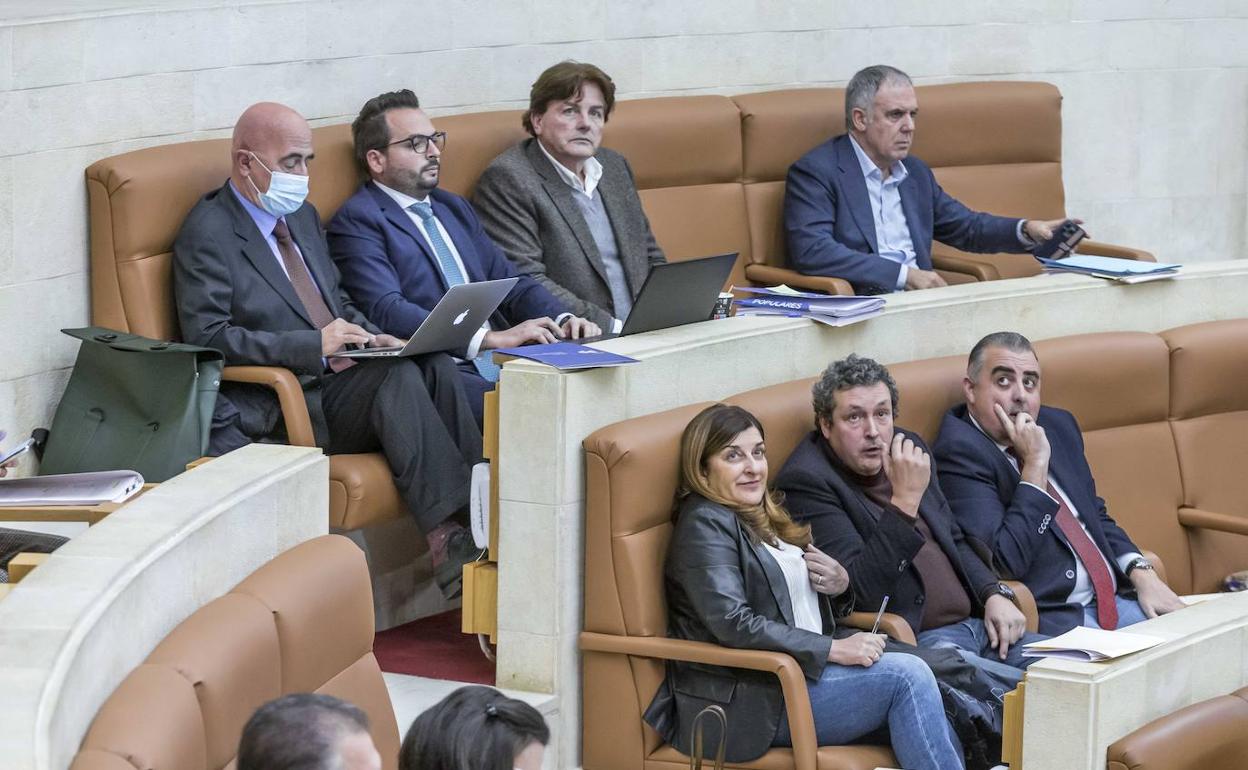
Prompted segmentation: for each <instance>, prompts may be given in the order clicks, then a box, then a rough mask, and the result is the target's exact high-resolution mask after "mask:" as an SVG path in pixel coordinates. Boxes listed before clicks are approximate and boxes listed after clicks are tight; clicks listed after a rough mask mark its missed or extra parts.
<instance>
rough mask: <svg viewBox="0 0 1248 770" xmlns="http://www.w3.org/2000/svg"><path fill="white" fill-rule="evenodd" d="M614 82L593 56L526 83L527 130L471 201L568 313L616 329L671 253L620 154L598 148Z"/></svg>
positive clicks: (508, 249) (500, 242) (481, 182)
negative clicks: (661, 242) (592, 61)
mask: <svg viewBox="0 0 1248 770" xmlns="http://www.w3.org/2000/svg"><path fill="white" fill-rule="evenodd" d="M614 105H615V83H613V82H612V81H611V78H610V77H608V76H607V74H606V73H605V72H603V71H602V70H600V69H598V68H597V67H595V66H594V65H592V64H587V63H584V62H576V61H563V62H559V63H558V64H555V65H554V66H552V67H549V68H548V69H547V70H546V71H545V72H543V73H542V74H541V75H540V76H539V77H538V78H537V81H536V82H534V83H533V87H532V89H530V91H529V109H528V111H527V112H525V113H524V117H523V119H522V120H523V123H524V129H525V131H527V132H528V133H529V136H530V137H531V138H529V139H525V140H524V141H523V142H521V143H520V144H518V145H516V146H514V147H511V148H509V149H508V150H506V151H505V152H503V154H501V155H499V156H498V157H497V158H495V159H494V160H493V162H491V163H490V165H489V166H488V167H487V168H486V169H485V172H484V173H482V174H481V179H480V180H479V181H478V182H477V188H476V192H475V193H474V194H473V196H474V197H473V203H474V204H475V205H476V207H477V211H478V212H479V213H480V214H481V221H482V223H483V224H484V225H485V231H486V232H487V233H489V234H490V237H491V238H493V239H494V240H495V242H497V243H498V245H499V246H501V247H502V249H503V252H504V253H506V254H507V258H508V259H510V260H511V261H512V262H514V263H515V264H516V265H517V266H518V267H519V268H520V272H522V273H524V274H526V275H531V276H533V277H534V278H536V279H537V280H538V281H540V282H541V284H542V285H543V286H545V287H546V288H547V289H549V290H550V292H551V294H554V295H555V296H556V297H558V298H559V299H561V300H563V302H564V304H566V305H567V306H568V309H570V310H571V311H572V312H574V313H576V314H577V315H582V316H585V317H586V318H588V319H589V320H591V321H593V322H594V323H596V324H598V325H599V326H601V327H603V328H604V329H606V330H607V331H612V332H618V331H619V330H620V328H621V327H622V326H623V323H624V319H625V318H627V317H628V313H629V311H630V310H631V309H632V306H633V301H634V300H635V299H636V298H637V294H638V293H639V292H640V291H641V286H642V284H643V283H645V281H646V276H647V275H649V274H650V268H651V267H652V266H653V265H660V264H663V263H664V262H665V261H666V258H665V257H664V256H663V251H662V249H660V248H659V246H658V243H656V242H655V240H654V233H653V232H651V230H650V220H649V219H647V218H646V213H645V211H643V210H642V207H641V198H640V196H638V194H637V184H636V182H635V181H634V180H633V170H632V168H630V167H629V165H628V161H627V160H625V159H624V156H623V155H620V154H619V153H617V152H612V151H611V150H608V149H605V148H603V147H600V146H599V145H600V144H601V143H602V130H603V127H604V126H605V125H606V123H607V119H608V118H609V117H611V110H612V108H613V107H614Z"/></svg>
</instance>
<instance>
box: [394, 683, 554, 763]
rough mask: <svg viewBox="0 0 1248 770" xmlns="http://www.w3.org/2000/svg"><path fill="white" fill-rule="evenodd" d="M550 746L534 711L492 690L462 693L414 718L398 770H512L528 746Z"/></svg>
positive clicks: (461, 690)
mask: <svg viewBox="0 0 1248 770" xmlns="http://www.w3.org/2000/svg"><path fill="white" fill-rule="evenodd" d="M535 741H536V742H538V743H540V744H541V745H543V746H545V745H546V744H547V743H549V742H550V728H549V727H547V726H546V720H545V719H543V718H542V715H541V714H540V713H538V711H537V709H535V708H533V707H532V706H530V705H529V704H527V703H525V702H524V701H521V700H516V699H515V698H508V697H507V696H506V695H503V694H502V693H501V692H499V691H498V690H495V689H494V688H493V687H485V686H483V685H470V686H468V687H461V688H459V689H458V690H456V691H455V692H453V693H451V694H450V695H448V696H446V697H445V698H443V699H442V700H441V701H439V702H438V703H437V704H435V705H434V706H432V707H430V708H429V709H428V710H427V711H425V712H424V713H422V714H421V715H420V716H418V717H416V720H415V721H414V722H412V726H411V728H409V729H408V731H407V735H406V736H405V737H404V738H403V747H402V748H401V749H399V770H512V768H514V767H515V763H516V758H517V757H518V756H519V755H520V753H521V752H522V751H524V750H525V749H526V748H528V746H529V745H530V744H532V743H533V742H535Z"/></svg>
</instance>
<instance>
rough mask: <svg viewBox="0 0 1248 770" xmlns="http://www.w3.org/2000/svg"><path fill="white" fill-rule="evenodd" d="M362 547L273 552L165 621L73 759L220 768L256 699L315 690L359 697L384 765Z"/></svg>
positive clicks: (327, 545) (106, 765) (389, 745)
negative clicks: (172, 623)
mask: <svg viewBox="0 0 1248 770" xmlns="http://www.w3.org/2000/svg"><path fill="white" fill-rule="evenodd" d="M372 645H373V600H372V589H371V587H370V584H369V577H368V569H367V566H366V565H365V562H364V555H363V553H362V552H361V551H360V549H359V548H358V547H357V546H356V545H355V544H353V543H351V542H350V541H349V540H347V539H346V538H344V537H341V536H339V535H325V536H323V537H319V538H316V539H314V540H310V541H308V542H306V543H303V544H301V545H299V546H296V547H295V548H292V549H290V550H289V551H287V552H285V553H283V554H281V555H279V556H278V557H277V558H275V559H274V560H273V561H271V562H269V563H268V564H266V565H265V566H263V567H261V568H260V569H258V570H256V571H255V572H254V573H252V575H251V576H250V577H248V578H247V579H246V580H244V581H243V582H241V583H239V584H238V586H236V587H235V588H234V590H232V591H230V592H229V593H227V594H225V595H224V596H221V597H219V598H218V599H216V600H214V601H211V602H209V603H207V604H205V605H204V606H203V607H201V608H200V609H199V610H197V611H196V612H195V613H194V614H192V615H191V616H190V617H188V618H187V619H186V620H184V621H183V622H182V623H181V624H179V625H178V626H177V627H176V628H174V629H173V630H172V631H170V632H169V634H168V635H167V636H166V637H165V638H164V640H163V641H162V642H161V643H160V644H158V645H157V646H156V648H155V649H154V650H152V652H151V654H150V655H149V656H148V658H147V660H146V661H145V662H144V663H143V664H142V665H140V666H139V667H137V668H136V669H134V670H133V671H132V672H131V673H130V674H129V675H128V676H127V677H126V678H125V679H124V680H122V682H121V684H120V685H119V686H118V687H117V689H116V690H114V692H113V694H112V696H111V697H110V698H109V699H108V700H107V701H105V702H104V705H103V706H101V707H100V710H99V711H98V712H97V714H96V717H95V720H94V721H93V722H92V724H91V727H90V728H89V729H88V731H87V734H86V736H85V737H84V738H83V741H82V745H81V747H80V749H79V752H78V755H77V756H76V757H75V759H74V761H73V764H72V765H71V766H70V767H71V770H120V769H121V768H129V770H134V769H135V768H139V770H221V768H227V767H232V766H233V763H234V759H235V756H236V753H237V750H238V741H239V737H240V736H241V735H242V730H243V726H244V725H245V724H246V722H247V720H248V719H249V718H250V717H251V714H252V713H253V712H254V711H255V710H256V709H257V708H258V707H259V706H261V705H262V704H264V703H266V702H267V701H269V700H272V699H274V698H277V697H280V696H281V695H284V694H287V693H293V692H319V693H325V694H329V695H334V696H337V697H339V698H343V699H344V700H347V701H349V702H351V703H354V704H355V705H357V706H359V707H360V708H362V709H363V710H364V711H365V713H367V714H368V717H369V720H370V723H371V728H372V730H371V732H372V736H373V741H374V743H375V744H376V745H377V749H378V751H379V752H380V753H381V756H382V763H383V766H384V767H385V768H387V770H393V768H394V767H396V766H397V764H398V750H399V732H398V726H397V724H396V723H395V718H394V711H393V709H392V707H391V705H390V695H389V693H388V691H387V690H386V686H385V682H384V681H383V679H382V676H381V669H380V668H379V667H378V665H377V659H376V658H375V657H374V656H373V652H372Z"/></svg>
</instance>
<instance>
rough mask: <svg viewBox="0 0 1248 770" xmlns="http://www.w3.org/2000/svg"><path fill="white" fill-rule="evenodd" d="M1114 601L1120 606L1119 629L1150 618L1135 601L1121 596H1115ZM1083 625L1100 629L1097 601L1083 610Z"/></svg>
mask: <svg viewBox="0 0 1248 770" xmlns="http://www.w3.org/2000/svg"><path fill="white" fill-rule="evenodd" d="M1114 599H1115V600H1116V603H1117V605H1118V627H1119V628H1123V627H1125V626H1132V625H1135V624H1136V623H1141V622H1143V621H1145V620H1148V616H1147V615H1145V614H1144V609H1143V608H1142V607H1140V603H1139V602H1137V601H1136V600H1135V599H1125V598H1123V597H1121V596H1115V597H1114ZM1083 624H1084V625H1085V626H1088V627H1089V628H1100V627H1101V624H1100V623H1097V622H1096V600H1093V601H1092V603H1091V604H1088V605H1085V606H1084V608H1083Z"/></svg>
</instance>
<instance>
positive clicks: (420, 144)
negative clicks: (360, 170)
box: [378, 131, 446, 155]
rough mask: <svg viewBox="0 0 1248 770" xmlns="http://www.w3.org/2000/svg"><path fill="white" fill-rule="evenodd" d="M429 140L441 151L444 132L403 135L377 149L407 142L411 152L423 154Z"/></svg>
mask: <svg viewBox="0 0 1248 770" xmlns="http://www.w3.org/2000/svg"><path fill="white" fill-rule="evenodd" d="M430 142H433V146H434V147H437V148H438V150H439V151H441V150H442V148H443V147H445V146H446V132H445V131H435V132H433V133H432V134H430V135H429V136H425V135H424V134H412V135H411V136H408V137H404V138H403V139H399V140H398V141H394V142H391V143H390V144H387V145H383V146H382V147H380V148H378V149H382V150H384V149H387V148H389V147H393V146H395V145H396V144H407V145H410V146H411V148H412V152H414V153H416V154H417V155H423V154H424V153H425V152H426V151H428V149H429V143H430Z"/></svg>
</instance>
